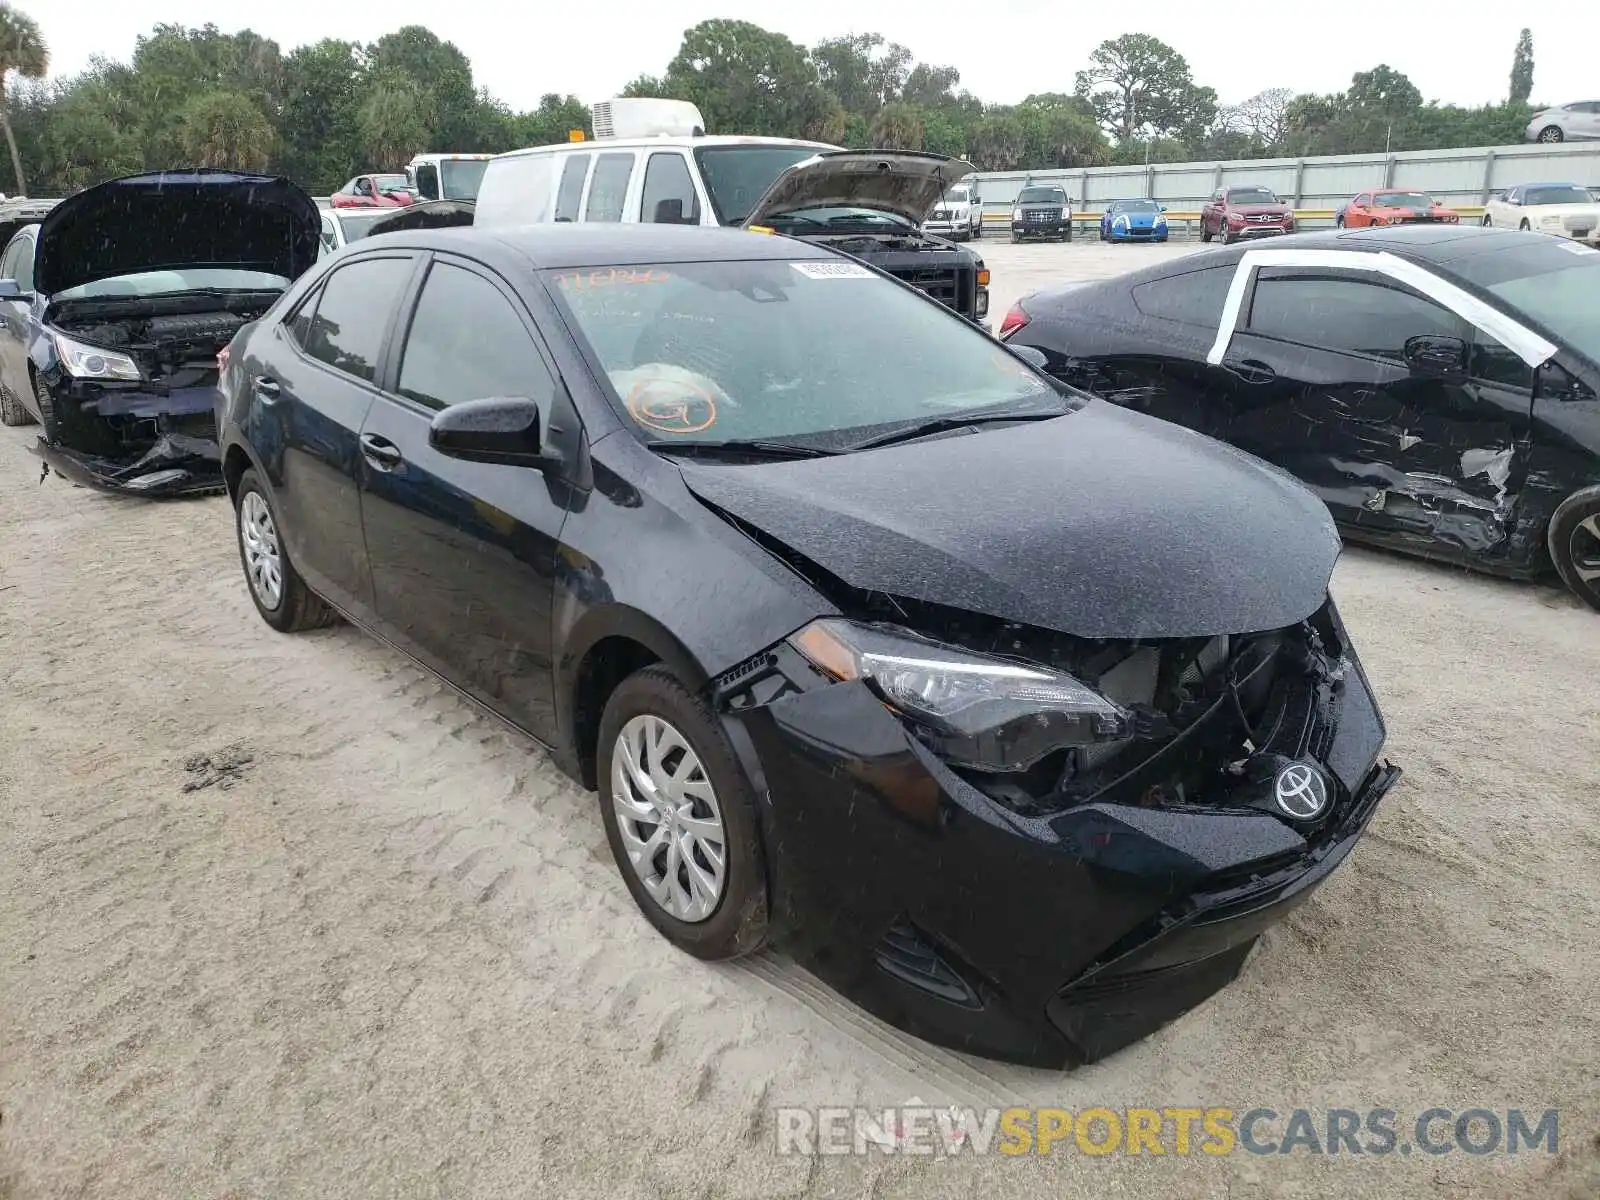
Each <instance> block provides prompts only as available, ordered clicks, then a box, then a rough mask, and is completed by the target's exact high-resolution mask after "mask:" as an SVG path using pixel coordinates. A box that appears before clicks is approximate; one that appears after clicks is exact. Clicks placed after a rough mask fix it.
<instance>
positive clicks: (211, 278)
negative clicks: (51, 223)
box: [51, 267, 289, 301]
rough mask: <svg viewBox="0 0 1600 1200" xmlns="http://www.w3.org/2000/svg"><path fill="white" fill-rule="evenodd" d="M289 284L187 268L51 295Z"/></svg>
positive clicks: (253, 274)
mask: <svg viewBox="0 0 1600 1200" xmlns="http://www.w3.org/2000/svg"><path fill="white" fill-rule="evenodd" d="M288 286H289V281H288V280H287V279H285V278H284V277H283V276H282V275H270V274H268V273H267V272H265V271H236V270H232V269H226V268H220V267H186V268H184V269H182V270H177V271H140V272H137V273H136V274H132V275H113V276H111V277H110V278H109V279H96V280H95V281H94V282H93V283H81V284H79V285H78V286H77V287H72V288H67V289H65V290H64V291H60V292H57V293H56V294H55V295H54V296H52V297H51V300H52V301H56V300H103V299H106V298H108V297H112V296H159V295H164V294H166V293H168V292H197V291H203V290H204V291H209V290H215V291H225V292H265V291H279V292H281V291H282V290H283V289H284V288H286V287H288Z"/></svg>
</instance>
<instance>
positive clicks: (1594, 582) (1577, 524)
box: [1546, 486, 1600, 611]
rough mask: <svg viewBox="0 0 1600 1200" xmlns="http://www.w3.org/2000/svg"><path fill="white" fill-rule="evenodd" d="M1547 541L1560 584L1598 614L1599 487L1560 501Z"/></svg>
mask: <svg viewBox="0 0 1600 1200" xmlns="http://www.w3.org/2000/svg"><path fill="white" fill-rule="evenodd" d="M1546 540H1547V542H1548V544H1549V547H1550V560H1551V561H1552V562H1553V563H1555V566H1556V573H1557V574H1559V575H1560V576H1561V582H1562V583H1564V584H1566V585H1567V587H1569V588H1571V589H1572V592H1573V594H1574V595H1576V596H1577V597H1578V598H1579V599H1580V600H1582V601H1583V602H1584V603H1585V604H1587V605H1589V607H1591V608H1593V609H1596V610H1597V611H1600V486H1597V487H1587V488H1584V489H1583V490H1582V491H1578V492H1574V493H1572V495H1570V496H1568V497H1567V498H1566V499H1565V500H1563V501H1562V502H1561V506H1560V507H1559V508H1557V509H1556V511H1555V515H1554V516H1552V517H1551V518H1550V529H1549V532H1548V533H1547V534H1546Z"/></svg>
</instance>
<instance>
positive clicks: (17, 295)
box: [0, 279, 33, 300]
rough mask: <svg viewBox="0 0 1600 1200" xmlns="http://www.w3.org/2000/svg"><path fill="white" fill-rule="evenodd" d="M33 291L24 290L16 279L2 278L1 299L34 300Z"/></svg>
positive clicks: (0, 282) (0, 284)
mask: <svg viewBox="0 0 1600 1200" xmlns="http://www.w3.org/2000/svg"><path fill="white" fill-rule="evenodd" d="M32 299H33V293H32V292H25V291H23V290H22V285H21V284H20V283H18V282H17V281H16V280H15V279H0V300H32Z"/></svg>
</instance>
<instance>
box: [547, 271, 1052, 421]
mask: <svg viewBox="0 0 1600 1200" xmlns="http://www.w3.org/2000/svg"><path fill="white" fill-rule="evenodd" d="M546 278H547V280H548V281H549V283H550V285H551V288H552V290H554V291H556V292H557V293H558V294H559V296H560V298H561V300H562V302H563V304H564V305H565V307H566V308H567V309H568V311H569V312H570V314H571V321H570V323H571V324H572V325H573V326H574V328H575V329H577V330H578V331H579V334H580V337H581V338H582V340H584V341H585V342H586V343H587V348H588V353H589V356H590V359H591V361H592V362H593V364H594V366H595V367H596V368H597V370H598V372H599V373H600V374H601V375H602V376H603V377H604V378H606V379H608V380H609V381H610V384H611V387H612V389H613V390H614V392H615V397H614V402H615V403H616V405H617V406H618V409H619V411H620V412H621V413H622V414H623V415H624V416H625V417H626V418H627V419H629V420H631V421H632V423H633V425H634V426H635V428H636V429H637V430H638V431H639V433H640V435H641V436H642V437H644V438H645V439H646V440H647V441H651V442H658V443H671V444H679V445H681V444H688V443H695V442H720V441H725V440H748V439H762V440H782V439H799V440H801V441H803V442H805V441H809V442H811V443H813V444H815V445H819V446H828V445H829V444H832V445H833V446H834V447H837V446H841V445H844V444H847V443H849V442H852V441H855V440H858V439H859V438H860V437H861V436H862V435H864V434H869V433H871V432H872V431H874V430H875V429H880V428H882V427H884V426H892V425H896V424H901V423H904V422H914V421H923V420H928V419H937V418H940V417H947V416H951V415H955V414H962V413H965V412H967V411H969V410H974V409H984V408H991V407H993V406H995V405H1009V404H1015V405H1016V406H1018V407H1019V408H1024V409H1028V410H1031V411H1035V412H1037V411H1051V410H1061V409H1062V408H1063V407H1064V401H1063V398H1062V396H1061V395H1060V393H1059V392H1057V391H1056V390H1055V389H1054V388H1053V387H1052V386H1051V385H1050V384H1048V383H1047V382H1046V381H1045V380H1043V379H1042V378H1041V377H1040V376H1038V375H1037V374H1035V373H1034V372H1033V371H1032V370H1031V369H1029V368H1028V367H1027V366H1026V365H1024V364H1023V363H1021V362H1019V361H1018V360H1017V359H1016V358H1015V357H1014V356H1013V355H1012V354H1011V353H1009V352H1008V351H1007V350H1006V349H1005V348H1004V347H1003V346H1001V345H1000V344H999V343H998V342H996V341H994V340H993V339H992V338H990V337H989V336H988V335H987V334H985V333H983V332H982V331H981V330H979V329H977V328H976V327H975V326H972V325H969V324H968V323H967V322H965V321H963V320H962V319H961V318H960V317H958V316H955V315H954V314H952V313H951V312H950V311H949V310H948V309H946V308H944V307H942V306H940V305H938V304H935V303H932V302H931V301H929V300H927V299H925V298H923V297H921V296H919V295H918V294H917V293H915V292H912V291H909V290H907V289H906V288H904V287H902V286H900V285H899V284H897V283H895V282H894V281H893V280H889V279H885V278H883V277H881V276H879V275H878V274H877V273H875V272H873V271H871V270H869V269H868V268H866V267H864V266H862V265H861V264H859V263H854V262H850V261H848V260H843V259H827V260H823V261H817V262H785V261H774V260H760V261H748V262H714V263H670V264H665V265H660V266H636V267H622V268H615V269H613V268H603V269H600V270H584V271H550V272H547V273H546Z"/></svg>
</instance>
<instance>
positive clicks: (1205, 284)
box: [1133, 263, 1235, 330]
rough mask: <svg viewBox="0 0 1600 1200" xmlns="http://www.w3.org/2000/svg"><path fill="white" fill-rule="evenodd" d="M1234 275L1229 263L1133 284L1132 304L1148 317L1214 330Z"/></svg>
mask: <svg viewBox="0 0 1600 1200" xmlns="http://www.w3.org/2000/svg"><path fill="white" fill-rule="evenodd" d="M1234 273H1235V266H1234V264H1231V263H1230V264H1229V265H1227V266H1225V267H1206V268H1205V269H1204V270H1201V271H1185V272H1184V273H1183V274H1182V275H1168V276H1167V277H1166V278H1164V279H1152V280H1151V281H1150V282H1148V283H1139V284H1135V285H1134V288H1133V304H1134V307H1135V308H1137V309H1138V310H1139V311H1140V312H1142V313H1144V314H1145V315H1146V316H1148V317H1160V318H1161V319H1162V320H1163V321H1177V322H1178V323H1179V324H1182V325H1198V326H1201V327H1203V328H1207V329H1212V330H1215V329H1216V328H1217V326H1218V325H1220V324H1221V323H1222V306H1223V303H1224V302H1225V301H1226V300H1227V298H1228V288H1229V286H1230V285H1231V284H1232V283H1233V276H1234Z"/></svg>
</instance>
